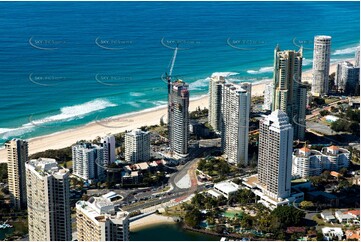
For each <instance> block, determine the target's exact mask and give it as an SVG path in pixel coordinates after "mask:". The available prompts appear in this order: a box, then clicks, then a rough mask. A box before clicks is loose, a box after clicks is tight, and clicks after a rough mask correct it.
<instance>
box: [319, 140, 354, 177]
mask: <svg viewBox="0 0 361 242" xmlns="http://www.w3.org/2000/svg"><path fill="white" fill-rule="evenodd" d="M321 153H322V166H323V169H326V170H331V171H338V170H339V169H341V168H342V167H348V166H349V164H350V152H349V151H348V150H347V149H343V148H340V147H338V146H335V145H331V146H330V147H324V148H322V150H321Z"/></svg>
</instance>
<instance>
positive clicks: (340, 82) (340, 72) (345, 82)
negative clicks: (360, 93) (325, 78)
mask: <svg viewBox="0 0 361 242" xmlns="http://www.w3.org/2000/svg"><path fill="white" fill-rule="evenodd" d="M359 82H360V67H355V66H354V65H352V63H350V62H348V61H344V62H342V63H339V64H337V70H336V80H335V84H336V85H337V90H338V91H339V92H342V93H347V94H354V95H355V94H357V93H355V91H357V90H358V87H359V85H360V83H359Z"/></svg>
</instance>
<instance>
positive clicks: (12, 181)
mask: <svg viewBox="0 0 361 242" xmlns="http://www.w3.org/2000/svg"><path fill="white" fill-rule="evenodd" d="M5 149H6V152H7V162H8V185H9V192H10V200H11V204H12V205H13V206H14V208H15V209H17V210H20V209H24V208H26V179H25V163H26V161H27V160H28V142H26V141H25V140H20V139H12V140H10V141H9V142H7V143H6V144H5Z"/></svg>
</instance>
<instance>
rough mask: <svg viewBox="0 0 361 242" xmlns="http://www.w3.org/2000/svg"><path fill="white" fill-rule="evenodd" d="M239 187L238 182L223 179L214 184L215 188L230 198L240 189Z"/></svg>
mask: <svg viewBox="0 0 361 242" xmlns="http://www.w3.org/2000/svg"><path fill="white" fill-rule="evenodd" d="M238 189H239V187H238V185H237V184H236V183H233V182H231V181H223V182H219V183H216V184H214V190H216V191H217V192H219V193H220V194H222V195H223V196H224V197H225V198H227V199H228V198H229V197H230V196H231V195H232V194H235V193H236V192H237V191H238Z"/></svg>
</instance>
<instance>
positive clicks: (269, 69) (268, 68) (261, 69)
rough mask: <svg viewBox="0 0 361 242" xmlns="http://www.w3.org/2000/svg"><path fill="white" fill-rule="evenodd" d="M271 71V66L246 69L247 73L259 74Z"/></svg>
mask: <svg viewBox="0 0 361 242" xmlns="http://www.w3.org/2000/svg"><path fill="white" fill-rule="evenodd" d="M268 72H273V66H267V67H261V68H260V69H259V70H248V71H247V73H248V74H261V73H268Z"/></svg>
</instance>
